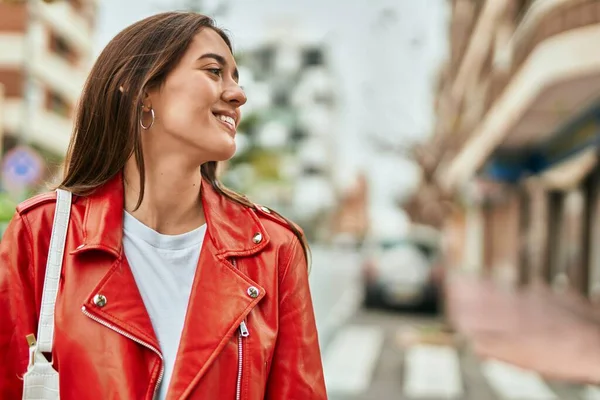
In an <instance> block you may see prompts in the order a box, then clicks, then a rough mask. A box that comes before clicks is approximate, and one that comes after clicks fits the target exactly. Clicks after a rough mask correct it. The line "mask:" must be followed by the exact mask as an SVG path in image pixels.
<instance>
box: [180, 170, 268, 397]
mask: <svg viewBox="0 0 600 400" xmlns="http://www.w3.org/2000/svg"><path fill="white" fill-rule="evenodd" d="M202 201H203V205H204V213H205V217H206V223H207V230H206V237H205V240H204V244H203V247H202V251H201V252H200V259H199V261H198V268H197V271H196V275H195V278H194V284H193V286H192V293H191V295H190V300H189V305H188V310H187V315H186V320H185V325H184V328H183V332H182V336H181V341H180V345H179V351H178V355H177V361H176V362H175V369H174V371H173V377H172V381H171V385H170V388H169V396H173V398H185V396H187V395H189V393H190V392H191V391H192V390H193V388H194V387H195V386H196V385H197V384H198V382H200V380H201V378H202V376H203V375H204V374H205V373H206V371H207V370H208V368H209V367H210V366H211V365H212V363H213V362H214V360H215V359H216V357H217V356H218V355H219V353H220V352H221V350H223V348H224V347H225V345H226V344H227V342H228V340H230V338H231V336H232V335H234V334H235V333H236V332H237V331H238V328H239V326H240V324H241V322H242V321H243V320H244V319H245V318H246V316H247V315H248V314H249V313H250V311H251V310H252V309H253V308H254V307H255V306H256V305H257V304H258V303H259V302H260V301H261V299H262V298H263V297H264V296H265V294H266V292H265V289H264V288H263V287H262V286H261V285H260V284H259V283H257V282H254V281H253V280H251V279H250V278H248V277H247V276H245V275H244V274H242V273H241V272H240V271H239V270H238V269H237V268H236V267H235V265H234V264H233V263H232V262H231V259H232V258H235V257H240V256H250V255H252V254H255V253H257V252H259V251H260V250H262V249H263V248H264V247H265V246H266V245H267V244H268V242H269V237H268V235H267V233H266V232H265V230H264V227H263V226H262V224H261V223H260V221H259V220H258V218H257V217H256V215H255V214H254V213H252V212H251V211H250V210H249V209H248V208H246V207H244V206H241V205H239V204H237V203H234V202H231V201H229V200H227V199H225V198H224V197H223V196H221V195H220V194H218V193H216V192H215V190H214V189H213V188H212V187H211V186H210V184H208V183H207V182H204V181H203V182H202ZM257 235H259V237H260V238H261V240H260V241H259V240H257V239H256V238H257ZM250 287H255V288H257V289H258V291H259V294H258V296H257V297H255V298H253V297H251V296H250V295H249V293H248V289H249V288H250Z"/></svg>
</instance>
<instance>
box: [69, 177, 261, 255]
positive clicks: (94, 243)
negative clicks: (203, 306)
mask: <svg viewBox="0 0 600 400" xmlns="http://www.w3.org/2000/svg"><path fill="white" fill-rule="evenodd" d="M201 197H202V205H203V207H204V216H205V218H206V225H207V230H206V232H207V237H209V238H210V240H211V241H212V242H213V245H214V246H215V248H216V249H217V254H216V255H217V256H219V257H233V256H248V255H251V254H254V253H256V252H258V251H260V250H262V249H263V248H264V247H265V246H267V244H268V243H269V235H268V234H267V232H266V231H265V228H264V226H263V225H262V223H261V222H260V220H259V219H258V217H257V215H256V214H255V213H254V212H253V211H252V210H251V209H250V208H248V207H246V206H243V205H241V204H238V203H236V202H234V201H231V200H229V199H227V198H226V197H225V196H223V195H221V194H220V193H218V192H217V191H216V189H215V188H213V186H212V185H211V184H210V183H209V182H207V181H206V180H205V179H202V183H201ZM123 208H124V190H123V177H122V174H121V173H119V174H118V175H117V176H115V177H114V178H113V179H112V180H110V181H109V182H107V183H106V184H105V185H103V186H101V187H100V188H98V189H97V190H95V191H94V192H93V193H92V194H91V195H89V196H88V197H87V206H86V210H85V216H84V221H83V231H84V236H83V237H84V243H82V244H81V245H80V246H79V247H78V248H77V249H76V250H74V251H73V253H79V252H84V251H86V250H105V251H108V252H110V253H112V254H113V255H115V256H119V255H120V254H121V252H122V246H123V245H122V243H123ZM256 242H258V243H256Z"/></svg>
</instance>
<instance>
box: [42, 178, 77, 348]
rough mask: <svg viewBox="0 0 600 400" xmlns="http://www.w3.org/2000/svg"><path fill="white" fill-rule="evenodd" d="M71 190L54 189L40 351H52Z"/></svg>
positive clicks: (43, 297) (69, 212)
mask: <svg viewBox="0 0 600 400" xmlns="http://www.w3.org/2000/svg"><path fill="white" fill-rule="evenodd" d="M71 199H72V196H71V192H69V191H66V190H62V189H56V210H55V212H54V222H53V224H52V235H51V236H50V250H49V251H48V260H47V261H46V276H45V278H44V289H43V293H42V307H41V309H40V320H39V325H38V334H37V349H38V351H39V352H42V353H50V352H52V343H53V341H54V305H55V303H56V295H57V293H58V284H59V282H60V272H61V270H62V263H63V255H64V251H65V242H66V239H67V229H68V227H69V218H70V215H71Z"/></svg>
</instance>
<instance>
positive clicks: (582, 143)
mask: <svg viewBox="0 0 600 400" xmlns="http://www.w3.org/2000/svg"><path fill="white" fill-rule="evenodd" d="M590 146H595V147H598V146H600V103H597V104H595V105H594V107H591V108H590V109H588V110H586V111H585V112H583V113H582V114H581V115H579V116H577V117H576V118H574V119H573V120H572V121H570V122H569V123H567V124H566V125H564V126H562V127H561V128H560V129H559V130H557V132H556V133H555V134H554V135H552V136H551V137H550V138H549V139H548V140H546V141H545V142H543V143H541V144H539V145H537V146H535V147H529V148H523V149H502V148H500V149H498V150H496V152H495V153H494V154H493V155H492V156H491V157H490V159H489V160H488V161H487V163H486V164H485V165H484V167H483V168H482V170H481V172H480V175H483V176H485V177H487V178H491V179H494V180H498V181H503V182H508V183H516V182H518V181H519V180H521V179H523V178H525V177H527V176H531V175H537V174H539V173H542V172H544V171H546V170H548V169H550V168H552V167H553V166H555V165H557V164H559V163H561V162H563V161H565V160H566V159H568V158H570V157H573V156H575V155H577V154H578V153H580V152H581V151H582V150H584V149H587V148H589V147H590Z"/></svg>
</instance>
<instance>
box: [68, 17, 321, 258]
mask: <svg viewBox="0 0 600 400" xmlns="http://www.w3.org/2000/svg"><path fill="white" fill-rule="evenodd" d="M202 29H212V30H214V31H215V32H217V33H218V34H219V35H220V36H221V37H222V38H223V40H224V41H225V43H226V44H227V46H228V47H229V49H230V50H231V51H232V52H233V48H232V45H231V41H230V40H229V37H228V36H227V34H226V33H225V32H223V30H221V29H219V28H218V27H217V26H216V25H215V23H214V21H213V20H212V19H211V18H209V17H207V16H205V15H201V14H197V13H191V12H167V13H161V14H157V15H154V16H152V17H148V18H146V19H143V20H141V21H139V22H136V23H134V24H133V25H130V26H129V27H127V28H125V29H124V30H123V31H121V32H120V33H119V34H118V35H117V36H115V37H114V38H113V39H112V40H111V41H110V42H109V43H108V45H107V46H106V47H105V48H104V50H103V51H102V52H101V53H100V55H99V57H98V59H97V60H96V62H95V64H94V66H93V67H92V70H91V71H90V74H89V76H88V78H87V81H86V83H85V86H84V88H83V92H82V95H81V99H80V101H79V105H78V108H77V115H76V117H75V127H74V132H73V135H72V137H71V141H70V143H69V149H68V152H67V157H66V161H65V171H64V179H63V181H62V182H61V184H60V185H59V187H60V188H62V189H66V190H69V191H70V192H72V193H74V194H76V195H81V196H85V195H87V194H89V193H91V192H92V191H93V190H94V189H96V188H98V187H100V186H102V185H104V184H105V183H106V182H108V181H109V180H111V179H112V178H113V177H114V176H116V175H117V174H118V173H120V172H121V171H122V170H123V168H124V166H125V164H126V162H127V160H128V159H129V158H130V157H131V156H132V155H135V160H136V163H137V166H138V170H139V171H140V188H141V190H140V196H139V198H138V202H137V207H139V205H140V204H141V203H142V200H143V198H144V187H145V168H144V154H143V153H142V146H141V133H142V132H141V130H140V126H139V123H138V121H139V120H140V117H141V112H142V109H141V106H139V105H141V104H142V100H143V95H144V91H145V90H147V89H148V88H153V87H158V86H160V85H161V84H162V83H163V82H164V81H165V79H166V77H167V75H168V74H169V73H170V72H171V71H172V70H173V69H174V68H175V66H176V65H177V64H178V63H179V61H180V60H181V58H182V57H183V55H184V53H185V52H186V50H187V48H188V46H189V44H190V42H191V41H192V39H193V38H194V37H195V35H196V34H197V33H198V32H200V30H202ZM201 173H202V177H203V178H204V179H206V180H207V181H208V182H210V184H211V185H212V187H213V188H214V189H215V190H216V191H217V192H218V193H220V194H221V195H222V196H225V197H226V198H227V199H229V200H231V201H234V202H236V203H239V204H242V205H244V206H246V207H250V208H255V205H254V204H253V203H252V202H250V201H249V200H248V199H247V198H246V197H244V196H242V195H240V194H238V193H236V192H234V191H233V190H230V189H227V188H226V187H225V186H224V185H223V184H222V183H221V182H219V180H218V178H217V162H215V161H211V162H207V163H205V164H203V165H202V166H201ZM276 214H277V213H276ZM277 215H279V214H277ZM279 216H280V217H281V218H283V219H284V220H285V221H286V222H287V223H288V225H289V227H290V229H291V230H292V231H293V232H294V234H295V235H296V236H297V237H298V239H299V240H300V243H301V244H302V248H303V250H304V255H305V256H306V259H307V261H308V255H309V248H308V244H307V241H306V238H305V237H304V235H303V234H302V232H301V231H300V230H299V229H298V228H297V227H296V225H294V224H293V223H292V222H291V221H289V220H287V219H285V218H284V217H283V216H281V215H279Z"/></svg>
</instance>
